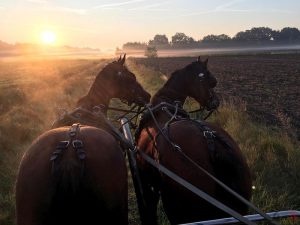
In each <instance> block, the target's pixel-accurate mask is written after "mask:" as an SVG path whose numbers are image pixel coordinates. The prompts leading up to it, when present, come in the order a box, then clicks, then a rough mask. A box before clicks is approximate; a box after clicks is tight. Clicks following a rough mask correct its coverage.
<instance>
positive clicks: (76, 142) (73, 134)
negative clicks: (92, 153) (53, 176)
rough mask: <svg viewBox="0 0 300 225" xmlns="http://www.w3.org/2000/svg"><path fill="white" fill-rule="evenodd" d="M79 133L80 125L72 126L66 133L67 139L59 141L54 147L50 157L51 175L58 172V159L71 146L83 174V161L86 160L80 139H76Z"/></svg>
mask: <svg viewBox="0 0 300 225" xmlns="http://www.w3.org/2000/svg"><path fill="white" fill-rule="evenodd" d="M79 133H80V124H79V123H76V124H73V125H72V126H71V127H70V129H69V131H68V133H67V136H68V137H67V139H68V140H65V141H60V142H59V143H58V145H57V146H56V149H55V151H54V152H53V153H52V155H51V157H50V161H52V173H56V172H57V170H58V165H57V163H58V159H59V158H60V157H61V155H62V153H63V152H65V151H67V150H69V147H70V146H71V147H72V148H73V150H74V151H75V152H76V154H77V157H78V159H79V160H80V161H81V172H82V173H83V169H84V163H83V161H84V159H85V158H86V152H85V151H84V149H83V142H82V141H81V140H80V139H77V137H78V135H79Z"/></svg>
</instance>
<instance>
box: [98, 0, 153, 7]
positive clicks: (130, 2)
mask: <svg viewBox="0 0 300 225" xmlns="http://www.w3.org/2000/svg"><path fill="white" fill-rule="evenodd" d="M145 1H147V0H130V1H125V2H118V3H111V4H103V5H97V6H94V7H93V8H94V9H103V8H115V7H118V6H123V5H130V4H134V3H138V2H145Z"/></svg>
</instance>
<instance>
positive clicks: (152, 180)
mask: <svg viewBox="0 0 300 225" xmlns="http://www.w3.org/2000/svg"><path fill="white" fill-rule="evenodd" d="M207 63H208V61H207V60H205V61H201V59H200V57H199V58H198V60H197V61H195V62H192V63H191V64H189V65H187V66H186V67H184V68H183V69H180V70H177V71H175V72H174V73H172V74H171V76H170V78H169V79H168V81H167V82H166V83H165V85H164V86H163V87H162V88H161V89H160V90H159V91H158V92H157V93H156V94H155V95H154V96H153V98H152V100H151V104H152V110H153V114H154V116H155V118H156V123H155V121H154V119H153V118H152V117H150V116H149V112H146V113H145V114H144V115H143V118H142V120H141V121H140V125H139V128H138V130H137V132H136V142H137V146H138V148H139V150H140V151H143V152H144V153H146V154H147V155H149V156H150V157H151V158H153V159H154V160H156V161H157V162H159V163H160V164H162V165H163V166H165V167H166V168H168V169H169V170H171V171H172V172H174V173H175V174H177V175H179V176H180V177H182V178H183V179H185V180H186V181H188V182H190V183H191V184H193V185H194V186H196V187H197V188H199V189H201V190H202V191H204V192H206V193H207V194H209V195H210V196H212V197H214V198H216V199H217V200H219V201H221V202H222V203H224V204H225V205H227V206H229V207H230V208H232V209H233V210H236V211H237V212H239V213H240V214H243V215H244V214H246V213H247V208H248V207H247V206H246V205H245V204H244V203H241V202H240V201H238V200H237V199H236V198H235V197H233V196H232V195H231V194H229V193H227V192H226V191H225V190H224V189H222V188H221V187H220V186H219V185H218V184H217V183H216V182H215V181H213V180H212V179H211V178H210V177H208V176H207V175H206V174H204V173H203V172H202V171H201V170H199V168H197V165H199V166H201V167H202V168H204V169H205V170H207V171H208V172H209V173H211V174H212V175H213V176H215V177H217V178H218V179H219V180H221V181H222V182H223V183H225V184H226V185H227V186H229V187H230V188H231V189H233V190H234V191H236V192H237V193H238V194H240V195H241V196H243V197H244V198H246V199H247V200H249V199H250V197H251V187H252V181H251V175H250V170H249V168H248V165H247V163H246V160H245V158H244V156H243V155H242V152H241V150H240V149H239V147H238V145H237V144H236V143H235V141H234V140H233V139H232V137H230V135H229V134H228V133H227V132H226V131H225V130H223V129H222V128H220V127H218V126H216V125H214V124H212V123H209V122H205V121H195V120H192V119H189V116H188V114H187V113H186V112H185V111H184V110H183V109H182V108H180V107H179V108H176V109H174V108H175V107H173V108H172V107H169V106H168V105H170V104H171V105H176V104H177V105H178V104H179V103H181V104H183V103H184V102H185V100H186V98H187V97H188V96H189V97H192V98H194V99H195V100H196V101H197V102H198V103H199V104H200V105H201V106H202V107H206V109H207V110H212V109H216V108H217V107H218V106H219V100H218V97H217V96H216V94H215V92H214V90H213V88H214V87H215V86H216V85H217V80H216V78H215V77H214V76H213V74H212V73H211V72H210V71H209V70H208V67H207ZM175 111H177V115H176V116H173V117H172V115H173V114H174V112H175ZM171 117H172V119H170V118H171ZM157 126H159V127H160V129H158V127H157ZM162 132H163V133H164V134H163V133H162ZM209 135H212V136H210V137H208V136H209ZM215 135H218V137H219V138H216V136H215ZM166 136H167V138H166ZM220 139H222V140H220ZM175 147H177V148H175ZM178 148H180V150H178ZM180 151H182V153H183V154H184V155H186V156H187V157H188V158H187V157H184V156H183V154H181V152H180ZM190 159H192V161H194V162H195V163H194V164H193V163H191V161H190ZM137 161H138V167H139V172H140V176H141V182H142V186H143V191H144V198H145V203H146V210H145V211H146V213H145V215H144V216H143V218H142V224H143V225H146V224H149V225H150V224H152V225H155V224H157V204H158V201H159V197H161V199H162V204H163V208H164V210H165V212H166V215H167V217H168V219H169V221H170V222H171V224H180V223H189V222H195V221H202V220H209V219H215V218H221V217H226V216H228V215H226V214H225V213H223V212H222V211H221V210H219V209H217V208H215V207H214V206H212V205H211V204H210V203H208V202H206V201H204V200H203V199H200V198H199V197H198V196H196V195H195V194H193V193H191V192H190V191H188V190H187V189H185V188H184V187H182V186H181V185H179V184H177V183H175V182H174V181H173V180H171V179H170V178H168V177H167V176H164V175H163V174H161V173H160V172H159V171H158V170H157V169H155V168H154V167H152V166H151V165H150V164H148V163H147V162H146V161H145V160H144V159H143V158H142V157H141V155H138V158H137Z"/></svg>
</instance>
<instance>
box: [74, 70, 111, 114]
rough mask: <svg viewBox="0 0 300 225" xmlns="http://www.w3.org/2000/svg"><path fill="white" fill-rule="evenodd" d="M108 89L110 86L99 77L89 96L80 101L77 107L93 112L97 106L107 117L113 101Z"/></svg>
mask: <svg viewBox="0 0 300 225" xmlns="http://www.w3.org/2000/svg"><path fill="white" fill-rule="evenodd" d="M98 76H99V75H98ZM107 87H110V85H108V84H107V82H106V81H105V80H104V79H101V77H97V78H96V81H95V82H94V83H93V85H92V87H91V88H90V90H89V92H88V94H87V95H85V96H84V97H82V98H81V99H79V100H78V102H77V107H82V108H84V109H88V110H93V108H94V107H95V106H100V107H101V109H102V112H103V113H104V114H105V115H106V114H107V108H108V106H109V103H110V100H111V99H112V96H110V94H109V93H110V92H109V91H108V90H107V89H106V88H107Z"/></svg>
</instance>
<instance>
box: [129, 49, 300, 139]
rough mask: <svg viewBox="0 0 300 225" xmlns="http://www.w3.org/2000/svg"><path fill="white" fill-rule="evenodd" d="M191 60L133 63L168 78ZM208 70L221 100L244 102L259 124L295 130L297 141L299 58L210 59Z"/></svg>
mask: <svg viewBox="0 0 300 225" xmlns="http://www.w3.org/2000/svg"><path fill="white" fill-rule="evenodd" d="M203 58H205V57H203ZM193 60H195V59H194V58H191V57H179V58H159V59H158V60H156V59H145V58H139V59H135V61H136V62H137V63H140V64H144V65H146V66H150V67H153V68H155V69H156V70H159V71H161V72H162V73H165V74H167V75H170V74H171V73H172V72H173V71H175V70H176V69H180V68H182V67H184V66H185V65H187V64H188V63H190V62H192V61H193ZM209 70H210V71H211V72H212V73H213V74H214V75H215V76H216V77H217V79H218V86H217V88H216V90H217V92H218V93H219V95H220V96H222V97H223V98H228V97H234V98H237V99H240V100H242V101H244V102H245V103H246V109H247V112H248V113H249V114H250V115H251V117H252V118H254V119H255V120H256V121H257V122H259V123H266V124H269V125H276V126H280V127H283V128H285V129H288V130H289V131H292V130H294V129H293V128H296V129H295V130H297V131H298V132H297V133H298V134H296V135H297V136H298V138H300V132H299V131H300V54H282V55H250V56H211V57H210V58H209Z"/></svg>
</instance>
